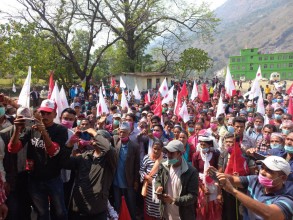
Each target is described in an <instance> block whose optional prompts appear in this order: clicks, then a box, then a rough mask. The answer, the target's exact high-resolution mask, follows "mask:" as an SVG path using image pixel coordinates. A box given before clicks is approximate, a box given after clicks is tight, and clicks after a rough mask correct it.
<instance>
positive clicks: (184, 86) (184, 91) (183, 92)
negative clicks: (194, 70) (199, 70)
mask: <svg viewBox="0 0 293 220" xmlns="http://www.w3.org/2000/svg"><path fill="white" fill-rule="evenodd" d="M180 93H181V94H180V95H181V97H186V96H188V90H187V88H186V81H184V83H183V86H182V89H181V91H180Z"/></svg>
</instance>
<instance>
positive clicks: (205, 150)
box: [201, 148, 210, 154]
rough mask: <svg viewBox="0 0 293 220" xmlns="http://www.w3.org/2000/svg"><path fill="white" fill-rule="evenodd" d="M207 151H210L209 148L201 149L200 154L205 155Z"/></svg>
mask: <svg viewBox="0 0 293 220" xmlns="http://www.w3.org/2000/svg"><path fill="white" fill-rule="evenodd" d="M209 151H210V148H202V149H201V152H203V153H204V154H206V153H207V152H209Z"/></svg>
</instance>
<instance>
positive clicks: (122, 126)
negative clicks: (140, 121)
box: [119, 121, 130, 131]
mask: <svg viewBox="0 0 293 220" xmlns="http://www.w3.org/2000/svg"><path fill="white" fill-rule="evenodd" d="M119 128H120V130H127V131H130V125H129V123H128V122H127V121H123V122H121V124H120V126H119Z"/></svg>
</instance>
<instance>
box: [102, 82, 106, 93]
mask: <svg viewBox="0 0 293 220" xmlns="http://www.w3.org/2000/svg"><path fill="white" fill-rule="evenodd" d="M102 92H103V95H104V96H106V90H105V86H104V83H103V82H102Z"/></svg>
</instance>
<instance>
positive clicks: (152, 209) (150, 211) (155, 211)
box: [139, 155, 161, 218]
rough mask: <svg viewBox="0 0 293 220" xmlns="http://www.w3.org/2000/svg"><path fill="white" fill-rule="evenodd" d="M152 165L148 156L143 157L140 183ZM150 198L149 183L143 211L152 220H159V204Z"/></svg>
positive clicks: (151, 192) (150, 185)
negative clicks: (155, 219)
mask: <svg viewBox="0 0 293 220" xmlns="http://www.w3.org/2000/svg"><path fill="white" fill-rule="evenodd" d="M154 164H155V161H152V160H151V159H150V156H149V155H145V157H144V158H143V161H142V164H141V166H140V170H139V173H140V181H141V182H143V179H144V176H145V175H147V174H149V173H150V171H151V170H152V168H153V166H154ZM156 176H157V174H156V175H154V176H153V179H154V178H155V177H156ZM152 197H153V187H152V184H150V183H149V184H148V188H147V196H146V198H145V211H146V213H147V215H148V216H151V217H154V218H160V217H161V216H160V203H155V202H154V201H153V198H152Z"/></svg>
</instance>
